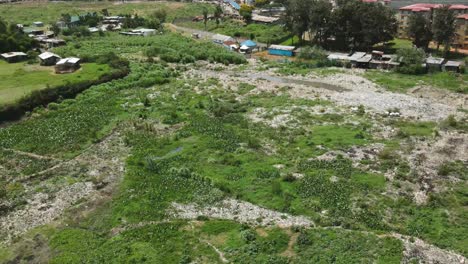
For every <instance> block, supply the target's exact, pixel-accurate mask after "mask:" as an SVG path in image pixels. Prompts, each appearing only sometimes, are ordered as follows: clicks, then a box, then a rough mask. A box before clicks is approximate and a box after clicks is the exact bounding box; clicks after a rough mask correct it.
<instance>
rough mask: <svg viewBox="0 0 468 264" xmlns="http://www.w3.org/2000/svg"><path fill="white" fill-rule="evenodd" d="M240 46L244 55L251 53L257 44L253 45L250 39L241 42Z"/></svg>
mask: <svg viewBox="0 0 468 264" xmlns="http://www.w3.org/2000/svg"><path fill="white" fill-rule="evenodd" d="M240 45H241V50H242V51H245V52H246V53H250V52H252V51H253V50H254V49H255V48H256V47H257V43H255V42H254V41H252V40H250V39H249V40H246V41H244V42H242V43H241V44H240Z"/></svg>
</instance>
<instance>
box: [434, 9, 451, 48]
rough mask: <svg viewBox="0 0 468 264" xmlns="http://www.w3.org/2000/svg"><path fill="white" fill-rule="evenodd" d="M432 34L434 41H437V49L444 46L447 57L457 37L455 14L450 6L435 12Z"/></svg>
mask: <svg viewBox="0 0 468 264" xmlns="http://www.w3.org/2000/svg"><path fill="white" fill-rule="evenodd" d="M432 32H433V34H434V40H435V41H437V49H439V45H440V44H443V45H444V53H445V56H447V55H448V53H449V51H450V44H451V42H452V40H453V37H454V36H455V13H454V12H453V10H451V9H450V6H449V5H444V6H442V7H441V8H437V9H436V10H435V11H434V18H433V20H432Z"/></svg>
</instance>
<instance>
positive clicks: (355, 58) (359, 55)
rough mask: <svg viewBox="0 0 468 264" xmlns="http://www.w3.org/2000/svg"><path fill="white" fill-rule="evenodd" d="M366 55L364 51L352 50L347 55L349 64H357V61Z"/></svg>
mask: <svg viewBox="0 0 468 264" xmlns="http://www.w3.org/2000/svg"><path fill="white" fill-rule="evenodd" d="M364 56H366V53H365V52H360V51H357V52H354V53H353V54H352V55H350V56H349V61H350V62H351V65H353V66H357V62H358V60H359V59H360V58H362V57H364Z"/></svg>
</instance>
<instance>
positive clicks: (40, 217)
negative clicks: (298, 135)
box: [0, 131, 128, 243]
mask: <svg viewBox="0 0 468 264" xmlns="http://www.w3.org/2000/svg"><path fill="white" fill-rule="evenodd" d="M127 155H128V149H127V148H126V147H125V145H124V143H123V141H122V139H121V134H120V132H118V131H114V132H113V133H112V134H110V135H109V136H108V137H106V138H105V139H103V140H102V141H101V142H100V143H98V144H95V145H93V146H91V147H90V148H88V149H86V150H85V151H84V152H83V153H82V154H80V155H78V156H76V157H75V158H73V159H70V160H66V161H62V162H60V163H58V164H56V165H54V166H52V167H49V168H47V169H45V170H43V171H41V172H39V173H35V174H33V175H29V176H27V177H23V178H22V179H20V180H21V181H22V182H23V186H24V188H25V189H26V191H25V193H24V194H23V195H24V196H25V197H27V199H26V200H25V204H24V206H21V207H17V208H13V209H12V210H11V211H8V212H7V213H6V214H4V215H2V216H0V234H1V235H0V243H9V242H10V241H12V240H13V239H14V238H16V237H18V236H20V235H22V234H24V233H26V232H27V231H29V230H31V229H33V228H35V227H38V226H40V225H44V224H49V223H51V222H53V221H54V220H56V219H58V218H60V217H61V216H62V215H63V214H64V213H65V212H66V210H67V209H69V208H70V207H72V206H74V205H76V204H77V203H80V202H83V201H85V200H87V201H90V200H94V199H96V200H97V199H102V196H103V195H107V194H108V193H112V190H113V188H114V187H115V186H116V185H117V184H118V183H119V182H120V180H121V179H122V178H123V175H124V171H125V169H124V162H125V159H126V157H127ZM61 175H68V176H69V178H68V180H67V181H61V180H60V179H57V176H61ZM36 179H40V183H39V184H38V183H37V181H33V180H36ZM41 189H42V191H38V190H41Z"/></svg>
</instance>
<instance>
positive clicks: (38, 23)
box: [33, 21, 44, 27]
mask: <svg viewBox="0 0 468 264" xmlns="http://www.w3.org/2000/svg"><path fill="white" fill-rule="evenodd" d="M33 25H34V26H35V27H43V26H44V23H42V22H41V21H36V22H33Z"/></svg>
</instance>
